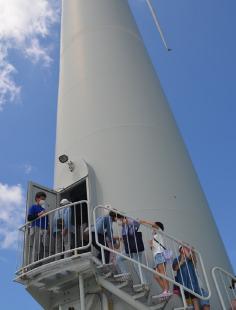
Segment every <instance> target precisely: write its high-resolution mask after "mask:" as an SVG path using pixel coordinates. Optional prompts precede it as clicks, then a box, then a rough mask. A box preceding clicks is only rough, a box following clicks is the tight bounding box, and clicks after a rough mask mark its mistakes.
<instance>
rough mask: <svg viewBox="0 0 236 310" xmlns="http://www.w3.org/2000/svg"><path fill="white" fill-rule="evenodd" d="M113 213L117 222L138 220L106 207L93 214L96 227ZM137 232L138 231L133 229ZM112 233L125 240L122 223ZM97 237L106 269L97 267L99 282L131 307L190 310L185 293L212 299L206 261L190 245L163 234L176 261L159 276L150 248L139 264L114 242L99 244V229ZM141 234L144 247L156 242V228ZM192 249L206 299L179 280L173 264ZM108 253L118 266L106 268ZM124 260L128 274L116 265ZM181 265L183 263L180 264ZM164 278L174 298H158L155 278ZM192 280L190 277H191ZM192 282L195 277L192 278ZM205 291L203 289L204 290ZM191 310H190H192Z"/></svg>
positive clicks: (143, 229) (144, 226) (147, 228)
mask: <svg viewBox="0 0 236 310" xmlns="http://www.w3.org/2000/svg"><path fill="white" fill-rule="evenodd" d="M110 211H113V212H115V213H116V215H117V218H118V217H119V216H120V215H121V216H123V217H125V218H129V219H131V220H135V219H134V218H132V217H130V216H127V214H124V213H122V212H120V211H118V210H114V209H111V208H110V207H105V206H97V207H96V208H95V209H94V211H93V217H94V223H96V219H97V218H98V216H100V215H101V214H108V213H109V212H110ZM133 228H134V227H133ZM110 229H111V230H112V231H111V232H110V233H111V234H113V235H114V236H115V238H116V239H118V240H122V238H123V236H122V229H121V225H119V223H118V222H114V223H113V226H112V228H110ZM94 230H95V236H96V242H97V244H98V245H99V246H100V247H101V254H102V265H100V266H97V268H96V274H97V276H96V277H97V281H98V283H99V284H100V285H101V286H103V287H104V288H105V289H106V290H108V291H110V292H111V293H112V294H114V295H116V296H118V297H119V298H120V299H122V300H124V301H126V302H127V303H128V304H129V305H131V306H132V307H134V308H135V309H144V310H146V309H153V310H154V309H188V304H187V301H186V298H185V294H184V291H187V292H189V293H191V294H192V295H193V296H196V297H197V298H199V299H202V300H207V299H209V298H210V294H211V293H210V287H209V284H208V280H207V277H206V272H205V268H204V265H203V262H202V258H201V255H200V253H199V252H198V251H197V250H196V249H193V248H192V247H191V246H190V245H187V244H186V243H184V242H182V241H179V240H177V239H175V238H173V237H171V236H169V235H167V234H165V233H163V232H162V231H160V232H158V233H160V234H161V236H162V240H163V241H164V244H165V246H166V248H168V249H169V250H171V252H172V253H173V257H172V259H171V260H170V261H168V263H167V264H166V270H165V273H164V274H162V273H159V272H157V271H156V270H154V269H153V267H154V262H153V257H152V254H151V253H150V249H149V246H147V247H146V248H145V249H144V252H143V260H142V261H141V259H139V260H135V259H134V258H133V257H132V254H131V253H129V254H127V253H124V245H123V244H122V243H121V244H120V247H119V248H117V247H116V245H115V243H114V242H111V244H109V246H108V245H107V244H106V242H104V244H105V245H104V244H102V243H100V242H99V241H98V236H97V235H98V233H97V231H96V225H95V228H94ZM139 230H140V231H141V232H142V236H143V239H144V244H145V245H148V244H149V240H151V239H152V227H151V226H150V225H147V224H141V225H140V228H139ZM103 231H104V239H105V238H106V233H105V231H106V229H105V227H104V230H103ZM181 246H182V247H188V248H189V249H190V251H192V252H194V255H195V257H196V261H195V263H194V269H195V271H196V275H197V278H198V281H199V283H201V286H204V290H206V291H207V292H208V295H207V296H203V294H202V295H200V294H201V293H200V294H198V293H197V292H196V291H195V290H194V288H193V287H192V288H190V287H188V286H186V285H185V284H184V283H183V284H180V283H178V282H177V281H176V279H175V271H174V270H173V268H172V262H173V259H174V258H175V257H177V261H178V254H179V247H181ZM105 251H109V252H110V254H111V255H112V256H113V258H112V259H113V260H114V263H111V264H106V263H105V254H104V252H105ZM119 257H122V259H123V260H124V261H125V263H126V264H127V272H126V273H123V274H122V273H120V272H119V266H118V264H117V263H116V260H117V258H119ZM184 259H185V261H187V259H188V257H187V256H186V257H185V258H184ZM178 263H180V262H179V261H178ZM135 265H136V270H138V275H137V272H136V274H135V270H134V268H133V267H134V266H135ZM144 276H145V278H148V279H149V281H148V284H147V283H145V282H144V280H143V279H144ZM156 276H158V277H160V278H161V279H166V280H167V281H168V282H169V284H170V286H171V287H172V288H171V291H172V290H173V288H175V291H177V292H178V294H172V295H171V296H169V297H165V298H161V297H159V295H158V294H157V291H158V289H159V288H158V286H157V284H156V283H155V282H156V281H155V280H154V277H156ZM189 276H190V274H189ZM190 281H191V277H190ZM202 288H203V287H202ZM189 309H190V308H189Z"/></svg>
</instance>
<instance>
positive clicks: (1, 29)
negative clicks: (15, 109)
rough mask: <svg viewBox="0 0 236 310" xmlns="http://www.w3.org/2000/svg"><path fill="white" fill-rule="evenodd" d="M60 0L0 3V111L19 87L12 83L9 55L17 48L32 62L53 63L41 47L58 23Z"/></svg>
mask: <svg viewBox="0 0 236 310" xmlns="http://www.w3.org/2000/svg"><path fill="white" fill-rule="evenodd" d="M59 2H60V1H59V0H36V1H32V0H7V1H6V0H0V21H1V23H0V46H1V48H0V94H1V95H0V109H1V108H2V107H3V105H4V104H5V103H7V102H8V101H14V100H15V98H16V97H17V96H18V95H19V93H20V87H19V86H18V85H17V84H16V82H15V81H14V75H15V74H16V72H17V70H16V68H15V67H14V66H13V65H12V64H11V63H10V61H9V52H10V50H11V49H16V50H18V51H20V52H22V55H23V56H25V57H27V58H29V59H30V60H31V61H32V62H33V63H36V62H42V64H43V65H45V66H49V65H50V63H51V62H52V59H51V57H50V50H49V49H48V48H47V47H46V46H44V44H43V42H44V39H45V38H47V37H49V35H50V34H51V31H52V26H53V25H54V24H55V23H56V22H57V21H58V20H59V18H58V17H59Z"/></svg>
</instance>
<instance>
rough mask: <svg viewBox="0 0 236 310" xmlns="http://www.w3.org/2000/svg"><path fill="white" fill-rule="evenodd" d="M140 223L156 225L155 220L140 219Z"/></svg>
mask: <svg viewBox="0 0 236 310" xmlns="http://www.w3.org/2000/svg"><path fill="white" fill-rule="evenodd" d="M139 223H140V224H144V225H151V226H156V224H155V223H154V222H150V221H146V220H140V221H139Z"/></svg>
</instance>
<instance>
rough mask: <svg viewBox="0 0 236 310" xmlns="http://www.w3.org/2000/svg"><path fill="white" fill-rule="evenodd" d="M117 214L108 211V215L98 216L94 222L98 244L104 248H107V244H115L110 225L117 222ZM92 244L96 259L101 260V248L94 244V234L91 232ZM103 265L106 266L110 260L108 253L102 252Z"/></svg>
mask: <svg viewBox="0 0 236 310" xmlns="http://www.w3.org/2000/svg"><path fill="white" fill-rule="evenodd" d="M118 217H119V214H117V213H115V212H114V211H110V212H109V214H108V215H105V216H99V217H98V218H97V220H96V224H95V225H96V231H97V236H98V242H99V243H100V244H102V245H104V246H106V247H109V245H108V243H109V242H110V243H111V244H114V243H116V239H115V238H114V236H113V228H112V223H113V222H116V221H117V218H118ZM92 244H93V246H94V247H95V248H96V249H97V250H98V255H97V258H98V259H100V260H101V258H102V253H101V247H100V246H99V245H98V244H97V243H96V239H95V232H94V231H93V232H92ZM104 256H105V263H106V264H108V263H109V260H110V252H109V251H107V250H104Z"/></svg>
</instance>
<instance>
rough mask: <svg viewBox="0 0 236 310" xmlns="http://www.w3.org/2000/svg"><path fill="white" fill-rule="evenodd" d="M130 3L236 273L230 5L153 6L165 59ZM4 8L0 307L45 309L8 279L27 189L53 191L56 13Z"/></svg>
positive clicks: (188, 0) (138, 1)
mask: <svg viewBox="0 0 236 310" xmlns="http://www.w3.org/2000/svg"><path fill="white" fill-rule="evenodd" d="M129 2H130V5H131V8H132V11H133V14H134V16H135V18H136V21H137V23H138V26H139V28H140V31H141V33H142V35H143V38H144V41H145V45H146V47H147V49H148V52H149V54H150V57H151V59H152V62H153V64H154V66H155V68H156V70H157V72H158V75H159V78H160V80H161V83H162V86H163V89H164V91H165V94H166V96H167V98H168V101H169V103H170V106H171V109H172V111H173V113H174V116H175V119H176V121H177V124H178V126H179V129H180V131H181V133H182V136H183V138H184V140H185V143H186V145H187V148H188V150H189V153H190V156H191V158H192V161H193V164H194V166H195V169H196V172H197V174H198V176H199V179H200V182H201V184H202V187H203V190H204V192H205V194H206V197H207V200H208V202H209V205H210V208H211V210H212V213H213V215H214V218H215V220H216V223H217V225H218V228H219V230H220V233H221V236H222V239H223V241H224V243H225V246H226V248H227V251H228V254H229V257H230V259H231V262H232V264H233V266H234V269H236V247H235V238H234V229H233V228H234V227H235V225H234V221H235V218H236V208H235V205H236V198H235V196H234V193H235V188H236V164H235V158H236V146H235V141H236V104H235V102H236V87H235V80H236V77H235V75H236V74H235V72H236V62H235V55H236V42H235V37H236V36H235V30H236V20H235V14H234V12H235V11H236V2H235V1H234V0H228V1H224V0H209V1H205V0H198V1H194V0H178V1H173V0H153V1H152V2H153V5H154V7H155V9H156V12H157V14H158V17H159V20H160V23H161V25H162V28H163V32H164V34H165V36H166V39H167V41H168V43H169V45H170V47H171V48H172V49H173V51H172V52H169V53H168V52H166V51H165V49H164V47H163V45H162V43H161V40H160V36H159V34H158V32H157V30H156V28H155V27H154V24H153V20H152V18H151V15H150V13H149V11H148V9H147V6H146V5H145V1H144V0H130V1H129ZM0 7H1V8H2V9H1V10H0V20H1V23H0V43H1V44H0V145H1V152H0V171H1V173H0V224H1V225H0V262H1V264H0V266H1V267H0V279H1V280H0V290H1V305H5V307H6V306H7V309H9V310H14V309H19V302H20V304H21V307H20V308H22V309H26V310H27V309H41V308H40V307H39V306H38V305H36V304H35V302H34V301H33V300H32V299H31V297H30V295H28V294H27V293H26V292H25V291H24V288H23V287H21V286H20V285H17V284H15V283H13V282H12V278H13V276H14V272H15V269H16V264H17V262H16V256H17V255H16V253H17V251H16V240H17V234H16V233H15V231H16V227H17V226H18V225H20V222H21V221H22V220H23V218H24V208H25V197H26V193H27V182H28V180H34V181H35V182H37V183H40V184H44V185H46V186H48V187H52V186H53V166H54V147H55V125H56V105H57V90H58V71H59V68H58V67H59V59H58V55H59V40H60V37H59V36H60V35H59V30H60V25H59V11H58V8H59V4H58V1H56V0H51V1H47V0H37V1H33V2H32V0H21V1H20V2H19V1H16V0H8V1H5V0H0ZM235 271H236V270H235ZM13 296H14V298H12V297H13ZM2 307H3V306H2Z"/></svg>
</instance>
